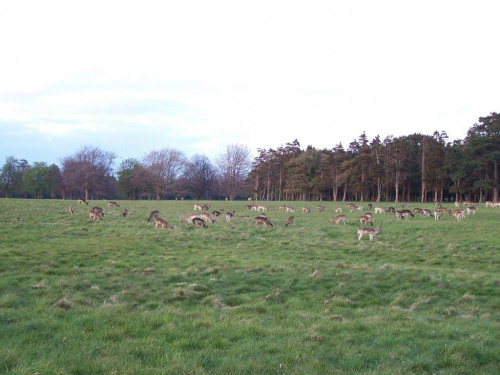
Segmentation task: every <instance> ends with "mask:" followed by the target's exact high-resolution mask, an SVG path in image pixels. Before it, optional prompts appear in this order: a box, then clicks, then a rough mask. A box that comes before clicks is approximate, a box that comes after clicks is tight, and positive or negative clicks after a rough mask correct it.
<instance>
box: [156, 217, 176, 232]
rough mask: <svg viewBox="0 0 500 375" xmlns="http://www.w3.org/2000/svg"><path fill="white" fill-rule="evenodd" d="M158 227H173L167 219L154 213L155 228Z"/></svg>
mask: <svg viewBox="0 0 500 375" xmlns="http://www.w3.org/2000/svg"><path fill="white" fill-rule="evenodd" d="M158 227H162V228H165V229H174V227H173V226H171V225H170V224H169V223H168V221H167V220H164V219H162V218H161V217H158V215H155V229H158Z"/></svg>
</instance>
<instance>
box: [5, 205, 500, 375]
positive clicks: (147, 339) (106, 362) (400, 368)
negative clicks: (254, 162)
mask: <svg viewBox="0 0 500 375" xmlns="http://www.w3.org/2000/svg"><path fill="white" fill-rule="evenodd" d="M194 203H201V204H205V203H210V205H211V207H210V210H209V211H210V212H212V211H214V210H219V209H224V214H225V213H226V212H227V211H229V210H235V215H234V217H233V218H232V220H231V221H230V222H226V220H225V217H224V215H221V216H220V217H219V218H218V219H217V221H216V222H215V223H208V228H203V227H201V228H196V229H194V228H193V225H192V224H187V223H181V219H182V218H183V217H185V216H187V215H189V214H193V213H195V211H194V210H193V204H194ZM248 203H251V202H242V201H234V202H226V201H211V202H204V201H201V202H193V201H189V202H188V201H118V204H119V205H120V207H108V202H107V201H90V202H89V205H88V206H85V205H81V204H80V205H78V204H77V202H76V200H74V201H68V200H66V201H64V200H23V199H0V275H1V278H0V373H8V374H35V373H37V374H148V375H151V374H351V373H362V374H432V373H434V374H478V373H481V374H498V373H499V372H500V355H499V354H500V230H499V229H500V228H499V223H500V209H499V208H486V207H485V205H484V204H481V206H480V207H479V209H478V211H477V213H476V214H475V215H470V216H466V217H465V219H463V220H462V221H461V222H457V220H456V219H455V218H452V217H448V215H447V214H446V215H444V216H443V217H442V219H441V220H439V221H435V220H434V218H429V217H423V216H420V215H416V216H415V217H413V218H409V219H408V220H397V219H396V216H395V215H394V214H390V213H382V214H375V213H374V210H371V212H372V213H374V214H373V217H374V219H375V223H374V227H375V226H377V225H379V224H380V223H382V232H381V233H378V234H377V235H376V236H375V238H374V240H373V241H370V240H369V238H368V237H363V238H362V239H361V240H358V238H357V235H356V230H357V228H358V227H359V226H360V225H359V221H358V218H359V216H360V214H362V213H365V212H369V211H368V209H367V203H366V202H365V203H362V204H363V205H364V206H365V208H364V210H363V211H362V212H352V213H351V212H349V211H348V210H347V209H346V207H347V202H345V203H343V202H286V204H287V205H290V206H292V207H294V208H295V211H296V212H295V213H288V212H285V211H280V210H279V207H280V206H281V205H282V204H284V203H283V202H259V203H258V204H263V205H265V206H267V207H268V211H267V212H266V213H267V217H268V218H269V220H270V221H271V222H272V223H273V224H274V227H273V228H268V227H262V226H258V227H254V225H253V224H254V217H255V216H257V215H258V214H259V213H258V212H256V211H252V210H246V209H245V205H247V204H248ZM318 203H320V204H321V205H323V206H325V207H326V212H318V211H317V209H316V207H317V205H318ZM70 204H72V205H74V208H75V213H74V214H71V213H70V212H69V211H68V206H69V205H70ZM304 205H305V206H308V207H310V208H311V212H310V213H304V212H302V210H301V207H302V206H304ZM375 205H380V206H382V207H384V208H388V207H390V206H392V203H381V204H374V206H375ZM93 206H100V207H102V208H103V209H104V213H105V214H104V217H103V220H102V221H97V222H92V221H91V220H90V218H89V209H90V208H91V207H93ZM445 206H446V207H449V208H450V209H454V206H453V205H452V204H445ZM336 207H343V212H342V213H343V214H345V215H346V225H344V224H343V222H341V223H339V224H331V223H330V219H331V218H333V217H334V216H336V215H337V213H334V208H336ZM415 207H420V208H429V209H432V210H434V204H431V203H427V204H424V205H422V204H419V203H409V205H408V207H407V208H409V209H413V208H415ZM123 208H127V209H128V212H129V214H128V217H127V218H124V217H123V216H122V214H121V212H122V209H123ZM400 208H401V205H400V204H396V209H400ZM152 210H159V216H160V217H161V218H163V219H165V220H167V221H168V222H169V223H170V224H171V225H173V226H174V228H173V229H162V228H158V229H155V228H154V222H153V220H151V221H149V222H148V221H147V220H146V218H147V217H148V215H149V213H150V211H152ZM197 212H198V213H199V212H200V211H197ZM291 215H293V216H295V224H294V225H289V226H285V223H286V220H287V218H288V217H289V216H291Z"/></svg>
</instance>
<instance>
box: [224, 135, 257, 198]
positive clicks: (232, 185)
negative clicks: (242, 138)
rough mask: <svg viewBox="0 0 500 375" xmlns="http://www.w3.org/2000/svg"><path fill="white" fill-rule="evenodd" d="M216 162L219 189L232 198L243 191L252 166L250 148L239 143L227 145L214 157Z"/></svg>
mask: <svg viewBox="0 0 500 375" xmlns="http://www.w3.org/2000/svg"><path fill="white" fill-rule="evenodd" d="M216 164H217V167H218V168H219V174H220V183H221V191H222V192H223V193H224V194H225V195H226V196H227V197H228V198H229V199H230V200H233V199H234V197H235V196H236V195H238V194H242V193H243V191H244V187H245V180H246V177H247V175H248V172H249V171H250V167H251V166H252V162H251V159H250V150H249V149H248V147H247V146H244V145H240V144H233V145H228V146H227V147H226V151H225V152H222V153H221V154H220V155H219V156H218V157H217V158H216Z"/></svg>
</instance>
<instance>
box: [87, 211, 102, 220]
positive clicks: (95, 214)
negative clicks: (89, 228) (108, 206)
mask: <svg viewBox="0 0 500 375" xmlns="http://www.w3.org/2000/svg"><path fill="white" fill-rule="evenodd" d="M102 215H103V213H102V211H99V210H94V209H92V210H90V211H89V218H90V220H91V221H92V222H96V221H97V220H99V221H101V220H102Z"/></svg>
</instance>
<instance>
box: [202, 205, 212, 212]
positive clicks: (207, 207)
mask: <svg viewBox="0 0 500 375" xmlns="http://www.w3.org/2000/svg"><path fill="white" fill-rule="evenodd" d="M201 208H202V211H208V210H209V209H210V203H209V204H204V205H203V206H202V207H201Z"/></svg>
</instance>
